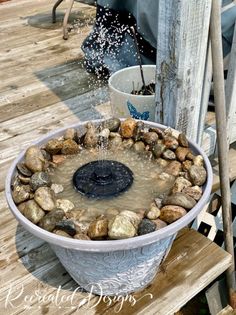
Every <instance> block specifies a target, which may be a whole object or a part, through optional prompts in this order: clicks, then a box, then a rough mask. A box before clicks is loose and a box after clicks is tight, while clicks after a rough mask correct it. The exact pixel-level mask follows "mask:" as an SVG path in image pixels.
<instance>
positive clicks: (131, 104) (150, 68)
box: [108, 65, 156, 121]
mask: <svg viewBox="0 0 236 315" xmlns="http://www.w3.org/2000/svg"><path fill="white" fill-rule="evenodd" d="M143 73H144V79H145V84H146V85H149V84H150V83H154V82H155V73H156V66H155V65H144V66H143ZM108 84H109V89H110V99H111V107H112V114H113V116H115V117H119V118H121V117H130V116H131V117H132V118H135V119H142V120H149V121H154V120H155V95H133V94H131V91H132V90H133V87H134V88H135V89H137V88H138V89H141V87H142V85H143V84H142V79H141V74H140V68H139V66H134V67H128V68H125V69H122V70H119V71H117V72H115V73H114V74H113V75H112V76H111V77H110V78H109V81H108Z"/></svg>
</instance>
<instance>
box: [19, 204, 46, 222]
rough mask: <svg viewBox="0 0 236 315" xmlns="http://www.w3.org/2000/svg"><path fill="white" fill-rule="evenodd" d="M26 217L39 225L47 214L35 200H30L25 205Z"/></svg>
mask: <svg viewBox="0 0 236 315" xmlns="http://www.w3.org/2000/svg"><path fill="white" fill-rule="evenodd" d="M24 216H25V217H26V218H27V219H28V220H30V221H31V222H33V223H34V224H37V223H38V222H39V221H40V220H41V219H42V218H43V217H44V216H45V212H44V211H43V209H41V208H40V207H39V205H38V204H37V203H36V202H35V201H34V200H29V201H27V202H26V203H25V209H24Z"/></svg>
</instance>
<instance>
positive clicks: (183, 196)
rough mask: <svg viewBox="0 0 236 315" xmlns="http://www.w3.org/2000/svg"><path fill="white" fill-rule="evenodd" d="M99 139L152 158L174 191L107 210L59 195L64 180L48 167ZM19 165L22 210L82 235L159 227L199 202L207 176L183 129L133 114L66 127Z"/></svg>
mask: <svg viewBox="0 0 236 315" xmlns="http://www.w3.org/2000/svg"><path fill="white" fill-rule="evenodd" d="M101 145H102V146H103V148H105V149H107V150H109V149H111V150H133V151H135V152H137V154H140V155H141V156H142V157H143V159H151V160H153V162H154V163H156V164H157V165H158V166H161V167H162V169H163V172H162V173H161V174H159V175H158V176H159V178H160V179H162V180H164V181H165V180H169V179H170V178H171V179H174V185H173V187H172V191H171V193H170V194H169V195H168V196H163V198H157V199H155V200H153V203H152V204H151V205H150V208H149V209H140V210H139V211H137V212H133V211H129V210H128V209H127V210H124V211H121V212H119V211H118V210H116V209H110V210H108V211H107V214H105V215H101V214H99V213H97V212H96V210H94V211H93V210H91V209H90V210H84V209H83V210H81V209H75V207H74V204H73V203H72V202H71V201H70V200H67V199H59V198H57V194H58V193H60V192H62V191H63V186H62V185H58V184H56V183H52V181H51V178H50V175H49V173H50V172H49V170H50V168H51V167H57V165H59V164H61V163H63V162H64V161H65V159H66V158H67V157H68V156H69V155H73V154H79V152H80V151H81V150H90V149H91V148H94V147H98V146H101ZM17 171H18V173H17V175H16V177H15V179H14V181H13V183H12V197H13V200H14V202H15V204H16V205H17V206H18V209H19V210H20V211H21V213H22V214H23V215H24V216H25V217H26V218H27V219H29V220H30V221H31V222H33V223H34V224H37V225H39V226H40V227H41V228H43V229H45V230H47V231H49V232H53V233H55V234H58V235H61V236H66V237H70V238H72V237H73V238H75V239H80V240H104V239H113V240H114V239H115V240H116V239H125V238H130V237H134V236H137V235H144V234H147V233H150V232H154V231H156V230H159V229H161V228H163V227H165V226H166V225H167V224H171V223H173V222H175V221H176V220H178V219H180V218H181V217H183V216H184V215H185V214H186V213H187V211H189V210H191V209H192V208H193V207H194V206H195V205H196V203H197V202H198V200H199V199H200V198H201V196H202V185H204V183H205V182H206V178H207V172H206V169H205V167H204V161H203V157H202V156H201V155H195V154H194V152H192V151H191V149H190V147H189V144H188V140H187V139H186V136H185V135H184V134H182V133H178V132H176V131H175V130H172V129H170V128H167V129H166V130H161V129H158V128H150V127H148V125H147V126H145V124H144V123H143V122H141V121H135V120H134V119H132V118H129V119H126V120H125V121H123V122H120V120H119V119H116V118H112V119H109V120H107V121H104V122H103V123H101V125H100V126H95V125H94V124H93V123H92V122H89V123H88V124H87V126H86V128H85V127H84V129H79V130H75V129H68V130H67V131H66V132H65V134H64V136H63V137H60V138H58V139H51V140H49V141H48V142H47V143H46V144H45V145H44V146H43V147H42V148H39V147H37V146H31V147H29V148H28V149H27V151H26V153H25V159H24V163H20V164H18V165H17Z"/></svg>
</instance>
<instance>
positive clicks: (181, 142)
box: [178, 133, 188, 148]
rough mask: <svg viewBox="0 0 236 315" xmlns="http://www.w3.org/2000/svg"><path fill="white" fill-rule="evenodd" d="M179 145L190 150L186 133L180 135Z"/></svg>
mask: <svg viewBox="0 0 236 315" xmlns="http://www.w3.org/2000/svg"><path fill="white" fill-rule="evenodd" d="M178 141H179V145H180V146H181V147H185V148H188V139H187V137H186V135H185V134H184V133H180V134H179V137H178Z"/></svg>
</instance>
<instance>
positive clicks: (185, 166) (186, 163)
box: [182, 160, 193, 171]
mask: <svg viewBox="0 0 236 315" xmlns="http://www.w3.org/2000/svg"><path fill="white" fill-rule="evenodd" d="M192 165H193V162H192V161H190V160H186V161H184V162H183V163H182V169H183V171H189V170H190V168H191V166H192Z"/></svg>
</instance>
